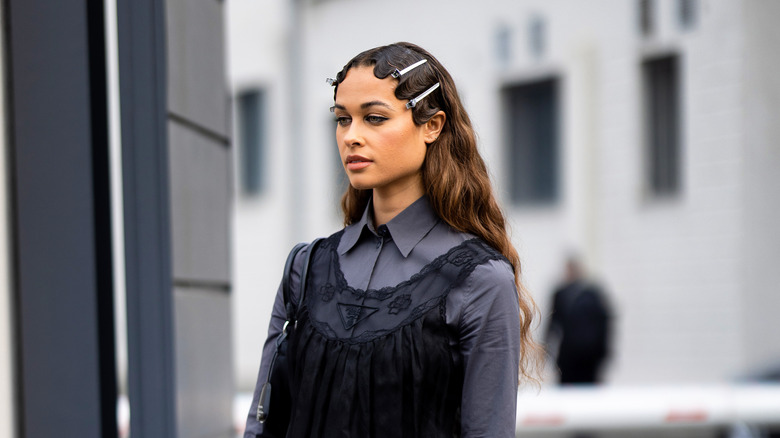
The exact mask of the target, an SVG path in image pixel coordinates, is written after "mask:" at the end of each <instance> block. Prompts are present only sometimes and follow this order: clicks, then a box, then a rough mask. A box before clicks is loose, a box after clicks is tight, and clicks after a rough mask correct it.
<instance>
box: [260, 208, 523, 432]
mask: <svg viewBox="0 0 780 438" xmlns="http://www.w3.org/2000/svg"><path fill="white" fill-rule="evenodd" d="M371 211H372V208H371V205H370V204H369V206H368V207H367V208H366V211H365V212H364V214H363V217H362V219H361V220H360V221H359V222H357V223H354V224H352V225H349V226H347V227H346V228H345V230H344V234H343V235H342V237H341V242H340V243H339V246H338V249H337V250H338V253H339V263H340V264H341V269H342V271H343V272H344V276H345V278H346V280H347V282H348V283H349V285H350V286H352V287H354V288H359V289H363V290H368V289H379V288H382V287H385V286H394V285H397V284H398V283H400V282H402V281H404V280H408V279H409V278H410V277H411V276H412V275H414V274H416V273H418V272H420V270H421V269H422V268H423V267H424V266H425V265H426V264H428V263H429V262H431V261H432V260H434V259H435V258H436V257H438V256H440V255H442V254H444V253H446V252H447V251H448V250H449V249H451V248H452V247H454V246H456V245H459V244H460V243H462V242H464V241H466V240H469V239H471V238H473V237H474V236H472V235H470V234H467V233H462V232H459V231H456V230H454V229H453V228H452V227H450V226H449V225H448V224H447V223H445V222H444V221H442V220H441V219H440V218H439V217H438V216H437V215H436V214H435V213H434V211H433V209H432V208H431V206H430V204H429V203H428V199H427V198H426V197H425V196H423V197H422V198H420V199H418V200H417V201H415V202H414V203H413V204H412V205H410V206H409V207H407V208H406V209H405V210H404V211H402V212H401V213H399V214H398V215H397V216H396V217H394V218H393V219H392V220H391V221H389V222H388V223H387V224H385V225H380V226H379V227H377V228H376V229H375V228H374V226H373V219H372V216H371ZM305 251H306V250H303V251H301V253H299V255H298V256H297V257H296V261H295V263H294V265H293V271H292V276H291V285H292V290H293V291H297V290H298V284H299V281H300V270H301V265H302V263H303V259H304V257H303V254H304V253H305ZM284 321H285V312H284V304H283V298H282V296H281V288H280V291H279V292H278V293H277V296H276V302H275V304H274V309H273V314H272V317H271V324H270V326H269V330H268V340H267V341H266V344H265V347H264V349H263V358H262V362H261V366H260V372H259V376H262V378H261V379H258V380H259V381H260V383H259V384H258V386H257V388H255V396H254V399H253V401H252V408H251V409H250V412H249V419H248V421H247V435H245V437H252V436H254V435H252V434H251V433H252V432H254V433H257V432H259V430H260V429H259V427H260V425H259V424H257V422H256V421H255V417H254V415H255V410H256V407H257V398H258V395H259V394H258V393H259V388H260V386H261V385H262V381H264V380H265V376H267V373H268V366H269V365H268V363H269V362H270V359H271V357H272V356H273V349H274V340H275V339H276V337H277V336H278V335H279V333H280V332H281V329H282V325H283V324H284ZM446 323H447V325H449V326H450V327H451V328H452V330H453V333H458V334H459V339H458V340H457V342H454V345H453V346H452V347H453V349H452V351H453V352H454V353H455V357H454V360H455V361H457V362H460V363H462V364H463V368H464V371H465V374H464V379H463V398H462V403H461V425H462V428H461V429H462V436H463V437H467V438H471V437H491V438H495V437H514V436H515V416H516V408H517V383H518V380H517V378H518V365H519V356H520V320H519V306H518V302H517V292H516V287H515V283H514V274H513V272H512V268H511V266H510V265H509V264H508V263H506V262H505V261H501V260H493V261H490V262H488V263H485V264H483V265H480V266H478V267H477V268H476V269H475V270H474V272H473V273H472V274H471V275H470V276H469V277H468V278H467V279H466V281H464V282H463V284H460V285H458V286H456V287H455V288H453V289H452V290H451V291H450V293H449V295H448V297H447V304H446Z"/></svg>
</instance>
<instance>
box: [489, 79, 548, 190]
mask: <svg viewBox="0 0 780 438" xmlns="http://www.w3.org/2000/svg"><path fill="white" fill-rule="evenodd" d="M503 94H504V104H505V127H506V128H505V132H506V139H507V152H508V154H507V155H508V160H507V164H508V166H509V169H508V171H507V174H508V175H509V192H510V197H511V200H512V202H513V203H514V204H518V205H534V204H536V205H538V204H547V203H552V202H555V201H556V200H557V198H558V138H559V128H558V119H559V112H560V110H559V103H558V80H557V79H546V80H542V81H538V82H532V83H526V84H520V85H513V86H510V87H507V88H505V89H504V91H503Z"/></svg>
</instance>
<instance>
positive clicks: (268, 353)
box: [244, 248, 308, 438]
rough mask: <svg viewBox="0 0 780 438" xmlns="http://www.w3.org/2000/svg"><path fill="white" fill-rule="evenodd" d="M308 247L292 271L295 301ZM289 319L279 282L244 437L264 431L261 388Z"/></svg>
mask: <svg viewBox="0 0 780 438" xmlns="http://www.w3.org/2000/svg"><path fill="white" fill-rule="evenodd" d="M307 251H308V248H303V249H302V250H301V251H299V252H298V254H297V255H296V256H295V260H294V262H293V266H292V270H291V271H290V295H291V298H292V299H293V302H295V300H296V299H297V297H298V289H299V286H300V281H301V269H302V267H303V261H304V260H305V257H306V256H305V253H306V252H307ZM286 320H287V312H286V311H285V308H284V294H283V293H282V285H281V282H280V283H279V287H278V289H277V290H276V298H275V300H274V307H273V310H272V312H271V322H270V323H269V324H268V337H267V338H266V340H265V344H264V345H263V355H262V357H261V360H260V370H259V371H258V373H257V383H255V391H254V395H253V396H252V404H251V405H250V407H249V414H248V415H247V420H246V428H245V429H244V438H255V437H257V436H259V435H260V434H261V433H262V432H263V425H262V424H260V422H259V421H257V402H258V400H259V399H260V390H261V389H262V388H263V384H264V383H265V382H266V380H267V378H268V369H269V367H270V366H271V359H272V358H273V356H274V350H275V349H276V338H277V337H278V336H279V335H280V334H281V333H282V328H283V327H284V322H285V321H286Z"/></svg>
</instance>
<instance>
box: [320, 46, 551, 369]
mask: <svg viewBox="0 0 780 438" xmlns="http://www.w3.org/2000/svg"><path fill="white" fill-rule="evenodd" d="M422 59H426V60H427V62H426V63H424V64H422V65H421V66H419V67H417V68H415V69H413V70H412V71H410V72H408V73H406V74H404V75H403V76H401V77H400V78H399V79H398V80H399V83H398V85H397V87H396V89H395V96H396V97H397V98H398V99H399V100H410V99H412V98H414V97H416V96H418V95H420V94H421V93H422V92H424V91H425V90H427V89H428V88H430V87H431V86H432V85H433V84H435V83H437V82H439V83H440V84H441V86H440V87H439V88H438V89H437V90H435V91H434V92H433V93H431V94H429V95H428V96H426V97H425V98H424V99H422V100H421V101H420V102H418V103H417V104H416V106H414V107H413V108H412V119H413V120H414V123H415V124H417V125H422V124H424V123H426V122H427V121H428V120H429V119H430V118H431V117H433V115H434V114H436V113H437V112H438V111H444V113H445V114H446V116H447V118H446V121H445V123H444V127H443V129H442V131H441V133H440V134H439V137H438V139H436V140H435V141H434V142H433V143H430V144H429V145H428V150H427V153H426V156H425V161H424V163H423V166H422V180H423V186H424V189H425V193H426V194H427V196H428V199H429V201H430V203H431V206H432V207H433V209H434V211H435V212H436V214H438V215H439V217H441V218H442V219H443V220H444V221H445V222H447V223H448V224H449V225H450V226H451V227H452V228H454V229H456V230H459V231H462V232H466V233H471V234H474V235H476V236H479V237H481V238H482V239H484V240H485V241H486V242H487V243H488V244H490V245H491V246H492V247H493V248H495V249H496V250H498V251H499V252H500V253H501V254H503V255H504V257H506V258H507V260H509V263H511V264H512V267H513V269H514V274H515V283H516V284H517V295H518V300H519V303H520V324H521V331H520V340H521V345H520V347H521V349H520V352H521V357H520V375H521V376H522V377H524V378H526V379H530V380H532V381H538V376H539V373H538V371H539V365H540V361H541V358H542V355H541V349H540V347H539V345H538V344H536V343H535V342H534V340H533V338H532V333H531V332H532V330H531V328H532V322H533V321H534V317H535V316H536V315H537V313H538V311H537V307H536V304H535V303H534V300H533V298H532V297H531V295H530V293H529V292H528V290H527V289H526V288H525V286H524V285H523V282H522V280H521V272H522V271H521V267H520V257H519V256H518V254H517V251H516V250H515V248H514V246H512V242H511V240H510V239H509V235H508V233H507V230H506V220H505V218H504V214H503V213H502V211H501V208H500V207H499V205H498V203H497V202H496V199H495V197H494V196H493V189H492V186H491V183H490V177H489V175H488V171H487V167H486V166H485V162H484V161H483V160H482V157H481V156H480V154H479V151H478V150H477V139H476V135H475V133H474V129H473V128H472V126H471V120H470V119H469V116H468V114H467V113H466V111H465V109H464V108H463V104H462V103H461V101H460V97H459V96H458V91H457V89H456V88H455V82H454V81H453V80H452V77H451V76H450V74H449V72H447V70H446V69H445V68H444V67H443V66H442V65H441V63H439V61H438V60H437V59H436V58H434V57H433V55H431V54H430V53H428V52H427V51H426V50H424V49H422V48H421V47H419V46H416V45H414V44H411V43H406V42H399V43H395V44H390V45H387V46H382V47H376V48H373V49H370V50H366V51H365V52H362V53H360V54H358V55H357V56H355V57H354V58H352V60H350V61H349V62H348V63H347V64H346V65H345V66H344V68H343V69H342V70H341V71H340V72H339V73H338V75H337V76H336V80H335V81H334V82H333V85H334V86H335V90H334V93H333V97H334V100H335V98H336V93H338V86H339V84H340V83H341V82H342V81H344V78H345V77H346V76H347V72H348V71H349V70H350V69H351V68H353V67H371V66H373V67H374V76H376V77H377V78H378V79H384V78H386V77H387V76H389V75H391V74H392V73H393V72H394V71H395V70H396V69H398V70H402V69H404V68H405V67H407V66H409V65H412V64H413V63H415V62H417V61H420V60H422ZM370 198H371V190H358V189H355V188H354V187H352V186H349V187H348V188H347V190H346V192H345V193H344V195H343V196H342V198H341V207H342V209H343V211H344V224H345V225H349V224H352V223H355V222H358V221H359V220H360V218H361V217H362V215H363V212H364V211H365V209H366V206H367V205H368V202H369V200H370Z"/></svg>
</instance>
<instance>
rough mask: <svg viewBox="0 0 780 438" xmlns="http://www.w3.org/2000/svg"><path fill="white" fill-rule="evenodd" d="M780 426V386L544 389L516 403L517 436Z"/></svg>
mask: <svg viewBox="0 0 780 438" xmlns="http://www.w3.org/2000/svg"><path fill="white" fill-rule="evenodd" d="M742 422H744V423H755V424H780V385H777V384H750V385H715V386H684V385H679V386H653V387H620V386H595V387H566V388H551V387H545V388H543V389H542V390H541V391H538V390H532V389H527V390H524V391H521V392H520V393H519V394H518V398H517V435H518V436H524V435H526V434H532V433H538V432H543V431H570V430H613V429H655V428H669V427H672V428H675V427H708V428H709V427H714V426H728V425H733V424H736V423H742Z"/></svg>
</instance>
